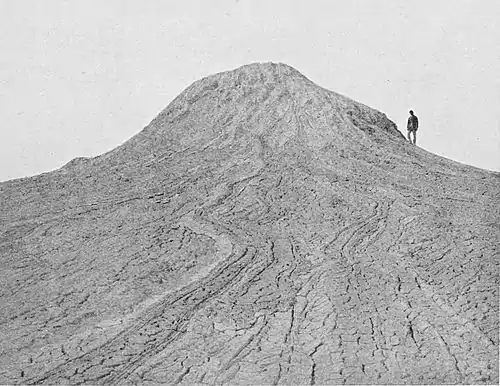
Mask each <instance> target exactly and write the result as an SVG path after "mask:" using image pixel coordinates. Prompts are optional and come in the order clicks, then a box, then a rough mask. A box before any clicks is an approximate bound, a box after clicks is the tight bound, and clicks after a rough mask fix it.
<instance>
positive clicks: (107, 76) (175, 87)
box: [0, 0, 500, 181]
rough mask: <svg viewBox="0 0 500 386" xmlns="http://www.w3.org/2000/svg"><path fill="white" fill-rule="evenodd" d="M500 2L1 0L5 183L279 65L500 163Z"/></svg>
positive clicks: (425, 143)
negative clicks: (210, 79)
mask: <svg viewBox="0 0 500 386" xmlns="http://www.w3.org/2000/svg"><path fill="white" fill-rule="evenodd" d="M498 20H500V1H499V0H491V1H490V0H481V1H477V0H474V1H460V0H450V1H447V0H439V1H438V0H432V1H424V0H418V1H402V0H378V1H375V0H372V1H368V0H365V1H352V0H342V1H334V0H325V1H320V0H303V1H295V0H239V1H236V0H211V1H209V0H199V1H194V0H182V1H179V0H175V1H173V0H172V1H171V0H161V1H160V0H158V1H156V0H141V1H139V0H73V1H61V0H50V1H40V0H0V181H3V180H7V179H11V178H17V177H22V176H28V175H33V174H38V173H41V172H45V171H49V170H52V169H55V168H58V167H60V166H62V165H63V164H65V163H66V162H68V161H69V160H71V159H72V158H75V157H79V156H94V155H97V154H101V153H103V152H105V151H107V150H110V149H112V148H114V147H116V146H117V145H119V144H120V143H122V142H124V141H126V140H127V139H128V138H130V137H131V136H132V135H134V134H136V133H137V132H139V131H140V130H142V128H143V127H144V126H146V125H147V124H148V123H149V122H150V121H151V120H152V119H153V118H154V117H155V116H156V115H157V114H158V113H159V112H160V110H162V109H163V108H164V107H166V105H167V104H168V103H169V102H170V101H171V100H172V99H173V98H174V97H176V96H177V95H178V94H179V93H180V92H181V91H182V90H183V89H184V88H186V87H187V86H188V85H189V84H191V83H192V82H193V81H195V80H197V79H199V78H201V77H204V76H207V75H210V74H213V73H216V72H220V71H225V70H229V69H233V68H236V67H238V66H240V65H243V64H248V63H251V62H255V61H263V62H265V61H275V62H278V61H279V62H284V63H287V64H289V65H291V66H293V67H295V68H296V69H297V70H299V71H300V72H302V73H303V74H304V75H306V76H307V77H308V78H310V79H311V80H312V81H314V82H316V83H317V84H319V85H321V86H322V87H325V88H328V89H330V90H333V91H336V92H339V93H341V94H344V95H347V96H349V97H351V98H353V99H355V100H358V101H360V102H362V103H364V104H367V105H369V106H372V107H374V108H376V109H378V110H381V111H383V112H385V113H386V114H387V115H388V116H389V118H391V119H392V120H393V121H395V122H396V123H397V125H398V127H399V128H400V130H402V131H403V132H404V134H406V130H405V125H406V118H407V114H408V110H409V109H410V108H411V109H413V110H414V111H415V113H416V114H417V115H418V117H419V120H420V130H419V138H418V140H419V145H420V146H422V147H424V148H425V149H427V150H429V151H432V152H435V153H437V154H440V155H443V156H446V157H448V158H451V159H454V160H457V161H460V162H464V163H467V164H471V165H475V166H479V167H482V168H487V169H492V170H500V23H499V22H498Z"/></svg>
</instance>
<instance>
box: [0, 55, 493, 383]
mask: <svg viewBox="0 0 500 386" xmlns="http://www.w3.org/2000/svg"><path fill="white" fill-rule="evenodd" d="M499 195H500V177H499V174H498V173H493V172H488V171H485V170H480V169H476V168H473V167H469V166H466V165H461V164H458V163H454V162H452V161H449V160H446V159H443V158H440V157H437V156H435V155H433V154H430V153H427V152H425V151H424V150H422V149H419V148H416V147H414V146H411V145H410V144H408V143H406V142H405V141H404V139H403V137H402V136H401V135H400V134H399V132H398V131H397V129H396V128H395V125H394V124H393V123H392V122H391V121H389V120H388V119H387V118H386V117H385V115H383V114H381V113H379V112H377V111H375V110H372V109H370V108H368V107H366V106H363V105H361V104H358V103H356V102H354V101H352V100H350V99H348V98H345V97H343V96H341V95H338V94H335V93H333V92H330V91H328V90H325V89H322V88H320V87H318V86H316V85H315V84H313V83H312V82H310V81H309V80H308V79H306V78H305V77H303V76H302V75H301V74H300V73H298V72H297V71H296V70H294V69H292V68H290V67H288V66H285V65H275V64H262V65H250V66H245V67H242V68H240V69H238V70H235V71H232V72H227V73H222V74H218V75H215V76H212V77H208V78H205V79H202V80H200V81H198V82H196V83H194V84H193V85H192V86H190V87H189V88H188V89H186V91H185V92H183V93H182V94H181V95H180V96H179V97H178V98H177V99H176V100H174V101H173V102H172V103H171V104H170V105H169V106H168V107H167V108H166V109H165V110H164V111H163V112H162V113H161V114H160V115H159V116H158V117H157V118H156V119H155V120H154V121H153V122H152V123H151V124H150V125H149V126H148V127H146V128H145V129H144V130H143V131H142V132H141V133H139V134H138V135H137V136H135V137H133V138H132V139H131V140H130V141H128V142H126V143H125V144H123V145H122V146H120V147H118V148H116V149H115V150H113V151H111V152H109V153H106V154H104V155H102V156H99V157H96V158H94V159H76V160H73V161H72V162H71V163H70V164H68V165H66V166H65V167H63V168H61V169H60V170H57V171H54V172H51V173H47V174H43V175H40V176H36V177H32V178H27V179H21V180H13V181H8V182H5V183H2V184H0V197H1V200H0V267H1V270H0V281H1V283H2V285H1V288H0V300H1V304H2V307H1V309H0V383H2V384H58V383H59V384H79V383H88V384H120V385H121V384H362V383H371V384H391V383H397V384H418V383H425V384H429V383H446V384H453V383H469V384H470V383H486V384H495V383H498V331H499V330H498V328H499V327H498V316H499V309H498V307H499V305H498V304H499V294H498V288H499V287H498V286H499V270H498V264H499V250H498V240H499V236H500V235H499V229H498V224H499V222H500V221H499V220H500V216H499Z"/></svg>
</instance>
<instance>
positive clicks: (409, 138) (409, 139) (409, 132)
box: [408, 130, 411, 143]
mask: <svg viewBox="0 0 500 386" xmlns="http://www.w3.org/2000/svg"><path fill="white" fill-rule="evenodd" d="M410 134H411V131H410V130H408V141H410V143H411V137H410Z"/></svg>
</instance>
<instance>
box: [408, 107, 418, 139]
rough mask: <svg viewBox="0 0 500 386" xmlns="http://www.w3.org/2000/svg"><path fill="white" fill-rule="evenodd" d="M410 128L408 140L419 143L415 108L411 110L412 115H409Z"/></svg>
mask: <svg viewBox="0 0 500 386" xmlns="http://www.w3.org/2000/svg"><path fill="white" fill-rule="evenodd" d="M406 128H407V129H408V141H410V143H413V144H414V145H416V144H417V129H418V118H417V116H416V115H414V114H413V110H410V116H409V117H408V124H407V125H406ZM411 133H413V142H412V141H411V137H410V134H411Z"/></svg>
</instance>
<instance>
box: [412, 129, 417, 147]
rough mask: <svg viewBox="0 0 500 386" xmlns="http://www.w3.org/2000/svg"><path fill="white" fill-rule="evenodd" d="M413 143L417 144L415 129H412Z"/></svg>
mask: <svg viewBox="0 0 500 386" xmlns="http://www.w3.org/2000/svg"><path fill="white" fill-rule="evenodd" d="M413 144H414V145H416V144H417V130H413Z"/></svg>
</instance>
